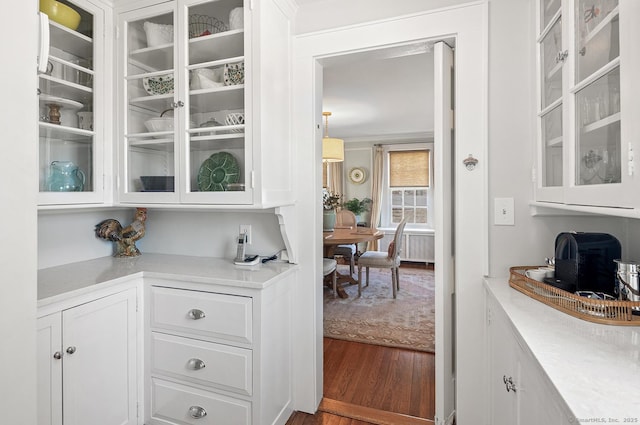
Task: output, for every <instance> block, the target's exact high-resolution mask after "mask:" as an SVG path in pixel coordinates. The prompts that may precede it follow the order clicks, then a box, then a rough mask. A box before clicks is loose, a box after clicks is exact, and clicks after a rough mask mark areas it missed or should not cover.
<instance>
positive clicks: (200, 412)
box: [189, 406, 207, 419]
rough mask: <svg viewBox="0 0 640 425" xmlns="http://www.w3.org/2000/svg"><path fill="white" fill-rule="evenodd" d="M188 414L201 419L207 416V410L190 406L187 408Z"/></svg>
mask: <svg viewBox="0 0 640 425" xmlns="http://www.w3.org/2000/svg"><path fill="white" fill-rule="evenodd" d="M189 415H190V416H191V417H192V418H194V419H201V418H204V417H205V416H207V411H206V410H204V408H203V407H200V406H191V407H190V408H189Z"/></svg>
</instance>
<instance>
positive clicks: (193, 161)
mask: <svg viewBox="0 0 640 425" xmlns="http://www.w3.org/2000/svg"><path fill="white" fill-rule="evenodd" d="M243 13H244V11H243V9H242V1H241V0H226V1H224V0H221V1H216V2H210V3H204V4H200V5H197V6H193V7H190V8H189V38H188V46H187V48H188V55H187V57H188V63H187V64H186V69H185V75H188V76H189V98H188V109H187V110H188V111H189V117H188V123H187V152H188V154H189V159H188V164H187V166H188V180H187V182H186V183H187V192H198V191H244V190H245V172H244V158H245V114H244V112H245V110H244V107H245V78H244V77H245V75H244V28H243Z"/></svg>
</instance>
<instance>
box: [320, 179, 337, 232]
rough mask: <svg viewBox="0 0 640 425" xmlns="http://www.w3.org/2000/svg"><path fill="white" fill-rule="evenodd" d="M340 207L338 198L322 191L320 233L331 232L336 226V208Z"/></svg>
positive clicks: (331, 193) (326, 191) (333, 194)
mask: <svg viewBox="0 0 640 425" xmlns="http://www.w3.org/2000/svg"><path fill="white" fill-rule="evenodd" d="M339 205H340V196H339V195H337V194H335V193H333V192H329V191H328V190H326V189H324V190H323V191H322V231H323V232H333V229H334V228H335V226H336V208H337V207H338V206H339Z"/></svg>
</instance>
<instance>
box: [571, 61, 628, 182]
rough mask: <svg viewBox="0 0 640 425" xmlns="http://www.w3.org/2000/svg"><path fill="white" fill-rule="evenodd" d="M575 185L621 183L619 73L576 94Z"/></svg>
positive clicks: (618, 70) (598, 81) (610, 73)
mask: <svg viewBox="0 0 640 425" xmlns="http://www.w3.org/2000/svg"><path fill="white" fill-rule="evenodd" d="M576 126H577V130H576V135H577V143H576V147H577V152H576V164H577V169H576V185H588V184H603V183H620V181H621V141H620V69H619V68H615V69H614V70H613V71H611V72H609V73H608V74H606V75H604V76H603V77H601V78H599V79H597V80H596V81H595V82H594V83H592V84H590V85H588V86H587V87H585V88H584V89H582V90H580V91H579V92H578V93H577V94H576Z"/></svg>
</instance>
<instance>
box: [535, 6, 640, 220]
mask: <svg viewBox="0 0 640 425" xmlns="http://www.w3.org/2000/svg"><path fill="white" fill-rule="evenodd" d="M537 4H538V19H537V34H538V39H537V61H538V88H539V92H538V93H539V96H538V118H539V119H538V149H537V151H538V157H537V172H536V200H537V201H548V202H557V203H565V204H577V205H591V206H614V207H627V208H633V207H638V206H640V202H639V200H638V195H636V194H635V193H637V192H638V191H637V186H638V177H637V174H638V172H640V170H639V169H638V165H637V163H638V161H637V159H635V158H634V156H637V152H638V151H639V149H640V140H638V134H639V133H638V130H639V129H640V124H639V123H638V120H637V119H636V118H635V117H634V116H635V114H636V113H637V111H638V110H639V108H640V102H639V101H638V98H637V96H635V94H634V92H633V91H632V90H633V89H632V84H633V80H635V78H636V75H637V74H638V71H639V70H640V53H639V52H638V49H637V48H636V46H635V45H636V41H637V40H638V38H639V37H640V29H639V28H638V25H637V22H636V21H637V19H636V18H637V17H638V16H640V4H639V3H638V2H637V1H634V0H595V1H591V0H564V1H560V0H539V1H538V2H537ZM634 152H635V154H634Z"/></svg>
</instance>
